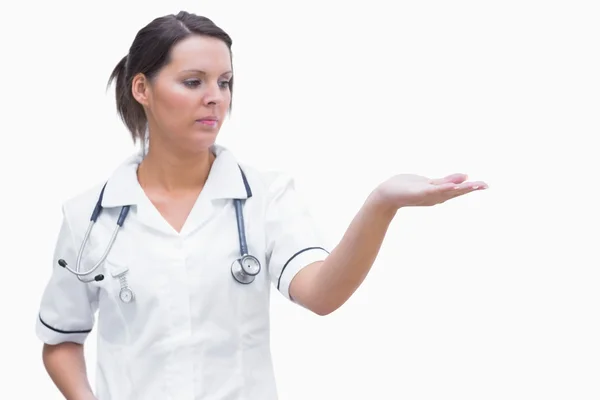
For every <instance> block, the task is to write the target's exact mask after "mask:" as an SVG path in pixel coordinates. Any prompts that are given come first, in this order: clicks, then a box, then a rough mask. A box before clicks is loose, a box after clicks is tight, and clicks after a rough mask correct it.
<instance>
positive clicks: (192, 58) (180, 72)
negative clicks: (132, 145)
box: [134, 36, 233, 152]
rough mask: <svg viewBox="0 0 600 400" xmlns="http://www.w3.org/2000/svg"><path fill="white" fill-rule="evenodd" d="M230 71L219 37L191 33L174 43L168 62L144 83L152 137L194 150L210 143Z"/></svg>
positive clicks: (227, 99)
mask: <svg viewBox="0 0 600 400" xmlns="http://www.w3.org/2000/svg"><path fill="white" fill-rule="evenodd" d="M232 76H233V73H232V66H231V55H230V52H229V49H228V48H227V45H226V44H225V43H223V42H222V41H220V40H218V39H215V38H211V37H205V36H191V37H188V38H186V39H185V40H183V41H181V42H179V43H178V44H177V45H175V46H174V47H173V49H172V51H171V57H170V62H169V63H168V64H167V65H166V66H165V67H163V69H161V70H160V72H159V73H158V74H157V75H156V76H155V77H154V79H152V81H151V82H150V83H149V84H147V85H145V88H144V92H145V96H146V97H145V99H146V101H145V104H144V105H145V108H146V113H147V116H148V123H149V130H150V141H151V143H156V144H159V143H162V144H163V145H167V146H168V147H172V146H174V147H176V148H179V149H180V150H183V151H192V152H196V151H202V150H206V149H207V148H209V147H210V146H211V145H212V144H213V143H214V142H215V139H216V137H217V134H218V132H219V129H220V128H221V125H222V124H223V121H224V119H225V117H226V115H227V112H228V110H229V105H230V103H231V91H230V87H229V81H230V80H231V79H232ZM142 86H144V85H142ZM134 90H135V83H134ZM151 145H152V144H151Z"/></svg>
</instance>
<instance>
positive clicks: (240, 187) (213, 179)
mask: <svg viewBox="0 0 600 400" xmlns="http://www.w3.org/2000/svg"><path fill="white" fill-rule="evenodd" d="M211 150H212V151H213V153H214V154H215V157H216V158H215V160H214V162H213V165H212V167H211V169H210V172H209V174H208V179H207V180H206V183H205V185H204V188H203V189H202V192H203V196H206V197H207V198H208V199H210V200H218V199H248V198H250V197H252V190H251V188H250V184H249V183H248V179H247V178H246V175H245V174H244V171H243V170H242V168H241V166H240V165H239V163H238V162H237V160H236V159H235V157H234V156H233V154H232V153H231V151H229V150H228V149H226V148H225V147H223V146H218V145H213V146H212V147H211ZM142 159H143V155H142V153H141V152H140V153H137V154H135V155H133V156H131V157H129V158H128V159H126V160H125V161H124V162H123V163H122V164H121V165H120V166H119V167H117V169H116V170H115V171H114V172H113V174H112V175H111V177H110V178H109V180H108V181H107V182H106V186H105V188H104V194H103V198H102V207H106V208H109V207H122V206H127V205H136V204H139V203H140V201H142V200H143V199H144V197H145V196H146V194H145V193H144V190H143V189H142V187H141V186H140V184H139V181H138V179H137V169H138V166H139V164H140V162H141V161H142Z"/></svg>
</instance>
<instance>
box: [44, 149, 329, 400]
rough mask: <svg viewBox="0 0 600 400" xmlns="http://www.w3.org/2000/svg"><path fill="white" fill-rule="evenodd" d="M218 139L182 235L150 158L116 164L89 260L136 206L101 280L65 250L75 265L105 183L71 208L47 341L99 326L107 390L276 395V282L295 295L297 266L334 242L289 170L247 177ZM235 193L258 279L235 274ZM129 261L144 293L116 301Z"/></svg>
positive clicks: (199, 397) (100, 392)
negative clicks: (77, 271) (88, 275)
mask: <svg viewBox="0 0 600 400" xmlns="http://www.w3.org/2000/svg"><path fill="white" fill-rule="evenodd" d="M213 149H214V151H215V154H216V155H217V157H216V160H215V162H214V164H213V167H212V169H211V171H210V174H209V177H208V180H207V182H206V185H205V187H204V189H203V191H202V193H201V194H200V196H199V198H198V200H197V202H196V204H195V205H194V207H193V209H192V211H191V213H190V215H189V217H188V219H187V221H186V222H185V225H184V227H183V229H182V230H181V232H180V233H178V232H177V231H175V229H173V228H172V227H171V226H170V225H169V224H168V223H167V222H166V220H165V219H164V218H163V217H162V216H161V214H160V213H159V212H158V210H157V209H156V208H155V207H154V206H153V204H152V203H151V202H150V201H149V199H148V198H147V197H146V195H145V193H144V191H143V190H142V188H141V187H140V185H139V183H138V180H137V177H136V169H137V166H138V165H139V162H140V161H141V156H140V155H135V156H133V157H131V158H130V159H128V160H127V161H126V162H124V163H123V164H122V165H121V166H120V167H118V168H117V169H116V171H115V172H114V174H113V175H112V176H111V177H110V179H109V180H108V182H107V183H106V188H105V192H104V196H103V200H102V206H103V207H104V211H103V213H102V214H101V216H100V218H99V219H98V221H97V223H96V224H95V225H94V227H93V230H92V233H91V236H90V239H89V241H88V244H87V248H86V251H85V253H84V255H83V259H82V260H83V261H82V269H89V268H90V267H91V266H93V265H94V264H95V263H96V262H97V260H99V259H100V256H101V255H102V253H103V252H104V251H105V249H106V246H107V244H108V242H109V239H110V235H111V234H112V232H113V230H114V228H115V226H116V221H117V217H118V215H119V212H120V209H121V207H122V206H125V205H130V206H131V209H130V212H129V214H128V217H127V219H126V221H125V223H124V225H123V228H122V229H121V231H120V233H119V234H118V237H117V240H116V242H115V243H114V246H113V248H112V251H111V252H110V254H109V255H108V258H107V259H106V261H105V263H104V264H103V265H101V266H100V268H99V269H98V270H96V272H95V273H94V275H95V274H98V273H102V274H104V275H105V279H104V280H102V281H100V282H92V283H82V282H80V281H79V280H78V279H77V278H76V277H75V276H74V275H73V274H71V273H70V272H68V271H67V270H65V269H64V268H62V267H60V266H59V265H58V260H59V259H64V260H65V261H67V263H68V265H69V266H70V267H71V268H74V267H75V263H76V257H77V252H78V250H79V247H80V244H81V241H82V239H83V236H84V234H85V231H86V229H87V228H88V224H89V219H90V215H91V212H92V210H93V208H94V205H95V204H96V201H97V199H98V196H99V193H100V190H101V188H102V186H104V184H102V185H99V186H97V187H94V188H93V189H92V190H89V191H86V192H85V193H82V194H80V195H78V196H76V197H74V198H72V199H70V200H68V201H67V202H65V204H64V206H63V215H64V220H63V223H62V227H61V229H60V233H59V236H58V241H57V244H56V251H55V255H54V259H53V261H52V262H53V264H52V268H53V270H52V274H51V277H50V279H49V282H48V284H47V286H46V289H45V291H44V293H43V296H42V300H41V306H40V310H39V316H38V318H37V326H36V331H37V335H38V337H39V338H40V339H41V340H42V341H43V342H44V343H48V344H57V343H62V342H76V343H84V341H85V340H86V338H87V336H88V334H89V333H90V331H91V330H92V329H97V337H98V342H97V368H96V371H97V374H96V388H95V393H96V396H97V398H98V399H99V400H134V399H140V400H153V399H156V400H217V399H218V400H274V399H277V394H276V385H275V380H274V373H273V366H272V360H271V354H270V348H269V294H270V287H271V286H270V285H271V284H272V285H274V286H275V287H276V288H277V289H278V290H279V291H280V292H281V294H283V295H284V296H285V297H287V298H288V299H290V296H289V291H288V290H289V285H290V282H291V280H292V278H293V277H294V275H295V274H296V273H297V272H298V271H299V270H300V269H302V268H303V267H305V266H306V265H308V264H310V263H312V262H315V261H320V260H324V259H325V257H326V256H327V255H328V252H327V250H325V246H324V244H323V241H322V239H321V238H320V237H319V235H318V233H317V230H316V229H315V228H314V226H313V224H312V222H311V218H310V216H309V215H308V213H307V210H306V208H305V206H304V205H303V204H302V201H301V200H300V198H299V196H298V195H297V193H296V192H295V190H294V185H293V180H292V179H290V178H289V177H287V176H286V175H283V174H280V173H267V172H259V171H258V170H256V169H253V168H250V167H247V166H241V167H242V169H243V171H244V174H245V176H246V178H247V182H248V187H247V186H246V185H245V183H244V180H243V179H242V174H241V173H240V165H239V164H238V162H237V161H236V160H235V158H234V156H233V155H232V153H231V152H230V151H228V150H227V149H225V148H223V147H221V146H214V147H213ZM234 198H243V199H246V200H245V203H244V206H243V210H244V220H245V228H246V237H247V241H248V247H249V252H250V254H252V255H254V256H255V257H257V258H258V259H259V260H260V262H261V264H262V271H261V272H260V274H259V275H258V276H257V277H256V280H255V281H254V282H253V283H251V284H249V285H243V284H240V283H238V282H237V281H235V280H234V279H233V277H232V275H231V272H230V268H231V264H232V262H233V261H234V260H235V259H236V258H238V257H239V253H240V248H239V241H238V230H237V224H236V214H235V209H234V203H233V199H234ZM123 268H128V270H129V272H128V284H129V286H130V287H131V289H132V290H133V291H134V293H135V300H134V301H133V302H131V303H123V302H121V301H120V300H119V290H120V284H119V281H118V279H115V278H113V277H112V276H111V273H114V272H115V271H119V270H122V269H123ZM97 311H98V312H97ZM96 312H97V316H98V318H97V321H96V317H95V316H96Z"/></svg>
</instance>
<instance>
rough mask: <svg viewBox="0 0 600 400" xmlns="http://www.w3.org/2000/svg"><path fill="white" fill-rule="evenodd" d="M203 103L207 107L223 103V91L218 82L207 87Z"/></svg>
mask: <svg viewBox="0 0 600 400" xmlns="http://www.w3.org/2000/svg"><path fill="white" fill-rule="evenodd" d="M203 102H204V104H205V105H217V104H221V103H222V102H223V90H222V89H221V88H220V87H219V83H218V82H216V83H213V84H210V85H206V86H205V92H204V96H203Z"/></svg>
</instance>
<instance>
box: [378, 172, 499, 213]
mask: <svg viewBox="0 0 600 400" xmlns="http://www.w3.org/2000/svg"><path fill="white" fill-rule="evenodd" d="M487 187H488V186H487V184H486V183H485V182H482V181H475V182H467V175H465V174H452V175H448V176H446V177H445V178H438V179H429V178H426V177H423V176H419V175H409V174H401V175H396V176H394V177H392V178H390V179H388V180H387V181H385V182H383V183H382V184H381V185H379V186H378V187H377V189H376V193H377V197H378V198H379V200H380V201H383V202H384V203H385V204H386V205H387V206H390V207H392V208H394V209H398V208H401V207H415V206H421V207H423V206H433V205H436V204H441V203H444V202H445V201H448V200H450V199H453V198H455V197H458V196H463V195H465V194H467V193H470V192H473V191H475V190H483V189H487Z"/></svg>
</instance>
